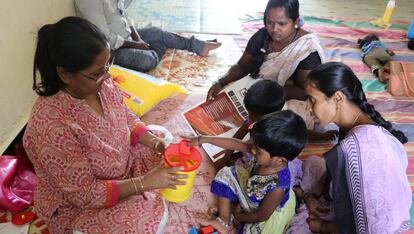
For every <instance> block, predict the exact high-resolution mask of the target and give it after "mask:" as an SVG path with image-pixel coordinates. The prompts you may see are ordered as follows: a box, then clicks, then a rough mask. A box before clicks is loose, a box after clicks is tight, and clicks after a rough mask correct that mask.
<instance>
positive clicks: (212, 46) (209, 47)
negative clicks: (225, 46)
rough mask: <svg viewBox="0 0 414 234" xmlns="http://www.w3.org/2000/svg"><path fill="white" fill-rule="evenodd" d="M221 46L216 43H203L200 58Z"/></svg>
mask: <svg viewBox="0 0 414 234" xmlns="http://www.w3.org/2000/svg"><path fill="white" fill-rule="evenodd" d="M220 46H221V43H216V42H208V41H206V42H204V46H203V50H202V51H201V53H200V56H207V55H208V54H209V53H210V51H211V50H214V49H217V48H219V47H220Z"/></svg>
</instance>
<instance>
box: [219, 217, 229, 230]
mask: <svg viewBox="0 0 414 234" xmlns="http://www.w3.org/2000/svg"><path fill="white" fill-rule="evenodd" d="M216 220H217V221H218V222H219V223H220V224H221V225H223V226H224V227H225V228H226V229H227V230H229V231H230V230H231V229H233V226H231V225H230V224H226V223H225V222H224V221H223V220H222V219H221V218H220V217H218V216H217V218H216Z"/></svg>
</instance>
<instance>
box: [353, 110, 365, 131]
mask: <svg viewBox="0 0 414 234" xmlns="http://www.w3.org/2000/svg"><path fill="white" fill-rule="evenodd" d="M361 114H362V111H359V113H358V115H357V116H356V117H355V119H354V121H353V122H352V124H351V126H352V127H354V125H355V123H356V121H357V120H358V119H359V116H361Z"/></svg>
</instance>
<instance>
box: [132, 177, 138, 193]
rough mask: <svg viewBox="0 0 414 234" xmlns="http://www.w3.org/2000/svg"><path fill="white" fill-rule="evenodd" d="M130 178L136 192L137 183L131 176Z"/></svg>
mask: <svg viewBox="0 0 414 234" xmlns="http://www.w3.org/2000/svg"><path fill="white" fill-rule="evenodd" d="M130 180H131V182H132V184H133V185H134V189H135V194H138V188H137V185H136V184H135V181H134V180H133V179H132V178H130Z"/></svg>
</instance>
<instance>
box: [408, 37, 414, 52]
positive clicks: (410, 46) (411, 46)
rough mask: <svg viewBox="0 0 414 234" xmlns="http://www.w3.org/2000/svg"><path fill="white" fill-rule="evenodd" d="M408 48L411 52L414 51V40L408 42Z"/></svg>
mask: <svg viewBox="0 0 414 234" xmlns="http://www.w3.org/2000/svg"><path fill="white" fill-rule="evenodd" d="M407 47H408V49H410V50H414V38H411V39H410V40H408V43H407Z"/></svg>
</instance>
